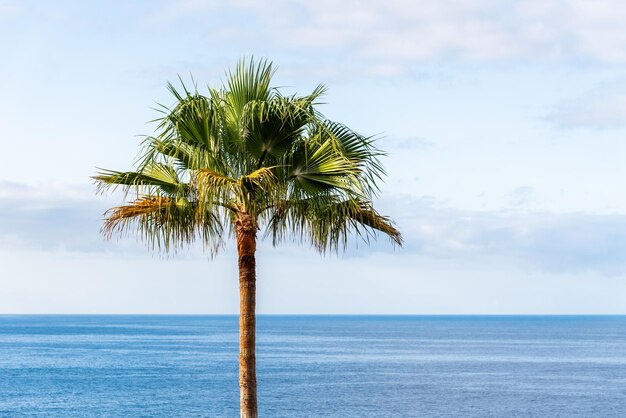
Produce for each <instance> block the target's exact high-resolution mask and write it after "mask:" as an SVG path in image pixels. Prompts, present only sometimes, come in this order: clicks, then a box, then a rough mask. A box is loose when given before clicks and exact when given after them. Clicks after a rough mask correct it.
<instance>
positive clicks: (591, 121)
mask: <svg viewBox="0 0 626 418" xmlns="http://www.w3.org/2000/svg"><path fill="white" fill-rule="evenodd" d="M547 120H548V121H549V122H551V123H552V124H554V125H556V126H558V127H560V128H564V129H574V128H587V129H619V128H625V127H626V83H624V82H613V83H608V84H604V85H601V86H599V87H597V88H596V89H594V90H593V91H590V92H589V93H587V94H586V95H584V96H582V97H579V98H577V99H574V100H570V101H567V102H564V103H561V104H559V105H558V106H556V108H555V109H554V110H553V111H552V113H551V114H550V115H549V116H548V117H547Z"/></svg>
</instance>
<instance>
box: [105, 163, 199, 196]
mask: <svg viewBox="0 0 626 418" xmlns="http://www.w3.org/2000/svg"><path fill="white" fill-rule="evenodd" d="M93 179H94V180H95V181H96V184H97V187H98V190H99V191H101V192H102V191H104V190H106V189H108V188H112V189H115V188H117V187H120V186H122V187H123V188H124V190H125V191H126V192H128V191H131V190H132V189H135V190H136V191H137V192H148V191H153V190H156V189H160V190H161V191H163V192H165V193H168V194H171V195H175V194H179V193H184V191H185V189H186V185H185V184H184V183H182V182H181V181H180V180H179V178H178V175H177V174H176V171H175V170H174V169H173V167H171V166H167V165H165V164H160V163H152V164H149V165H146V166H145V167H143V169H142V170H141V171H139V172H134V171H126V172H123V171H114V170H101V171H100V173H99V174H98V175H96V176H94V177H93Z"/></svg>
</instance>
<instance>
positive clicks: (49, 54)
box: [0, 0, 626, 314]
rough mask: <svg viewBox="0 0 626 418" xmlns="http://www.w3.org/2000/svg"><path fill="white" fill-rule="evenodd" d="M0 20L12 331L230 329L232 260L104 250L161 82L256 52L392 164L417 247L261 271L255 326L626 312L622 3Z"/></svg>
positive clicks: (281, 8) (24, 5) (464, 2)
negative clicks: (108, 182)
mask: <svg viewBox="0 0 626 418" xmlns="http://www.w3.org/2000/svg"><path fill="white" fill-rule="evenodd" d="M268 3H269V2H254V1H243V0H238V1H232V2H228V3H226V2H215V1H145V2H121V1H120V2H79V1H50V2H45V3H44V2H36V1H32V2H29V1H13V0H0V54H1V55H2V59H1V60H0V62H2V64H0V87H1V91H2V93H3V94H2V98H1V99H0V126H1V127H2V133H1V134H0V143H1V145H2V149H3V152H2V153H1V154H0V162H1V164H0V265H1V266H2V273H1V275H0V286H1V288H2V292H0V312H5V313H28V312H31V313H45V312H57V313H69V312H86V313H235V312H237V307H238V301H237V283H236V280H237V275H236V255H235V252H234V251H233V249H232V248H228V249H227V251H225V252H224V253H223V254H221V255H220V256H219V257H218V258H217V259H215V260H213V261H210V262H209V261H207V258H206V257H205V256H203V255H202V253H201V251H200V250H199V249H197V248H191V249H189V250H188V251H183V252H180V253H179V254H177V255H176V256H173V257H169V258H164V257H160V256H159V255H158V254H152V253H150V252H149V251H147V250H146V249H145V248H144V247H143V245H142V244H141V243H138V242H136V240H135V239H134V238H133V237H128V238H124V239H121V240H118V241H115V240H114V241H112V242H104V241H103V240H102V237H101V236H100V235H99V223H100V220H101V217H102V212H103V211H104V210H105V209H106V208H107V207H109V206H112V205H115V204H117V203H119V202H120V201H121V196H117V195H113V196H96V195H95V193H94V192H95V190H94V187H93V186H92V185H91V183H90V182H89V176H90V175H93V174H94V172H95V167H106V168H113V169H126V168H130V167H131V165H132V162H133V160H134V157H135V155H136V153H137V151H138V143H139V140H140V137H139V136H140V135H144V134H150V133H151V132H152V129H153V126H152V125H150V124H148V123H146V122H147V121H149V120H151V119H153V118H154V117H155V116H156V113H155V111H154V110H152V109H151V108H152V107H153V106H154V105H155V103H157V102H160V103H165V104H169V103H171V102H172V100H171V98H170V97H169V96H168V93H167V91H166V89H165V83H166V81H168V80H176V78H177V75H178V74H180V75H181V76H182V77H183V78H187V79H188V75H189V74H193V76H194V78H195V79H196V80H198V81H199V84H200V85H201V86H202V85H204V84H205V83H206V84H210V85H217V84H219V83H220V82H221V81H222V80H223V78H224V70H225V69H226V68H227V67H229V66H232V65H233V64H234V63H235V62H236V61H237V60H238V59H239V58H240V57H242V56H250V55H252V54H254V55H255V56H259V57H261V56H262V57H267V58H269V59H271V60H273V61H274V62H275V63H276V64H277V65H278V67H279V70H278V72H277V74H276V85H279V86H284V89H285V90H286V91H291V92H296V91H297V92H301V93H306V92H308V91H310V90H311V89H312V88H314V86H315V85H317V84H318V83H320V82H323V83H325V84H326V85H327V86H328V87H329V93H328V95H327V97H326V103H327V104H326V105H324V106H323V107H322V108H321V110H322V111H323V112H324V113H325V114H326V115H327V117H329V118H330V119H334V120H338V121H341V122H344V123H346V124H347V125H349V126H350V127H352V128H353V129H355V130H357V131H359V132H361V133H363V134H377V135H379V138H380V139H379V141H380V142H379V143H380V145H381V147H383V148H384V149H386V150H387V151H388V152H389V156H388V157H387V158H386V159H385V161H384V163H385V166H386V168H387V171H388V177H387V180H386V183H385V185H384V186H383V190H382V194H381V197H380V198H379V201H378V202H376V203H377V205H378V206H379V207H380V208H381V210H382V211H383V212H384V213H386V214H389V215H390V216H392V217H393V218H394V219H395V220H396V222H397V224H398V226H399V228H400V229H401V230H402V232H403V233H404V235H405V239H406V246H405V248H403V249H399V250H398V249H396V250H393V249H392V248H391V246H390V245H388V243H387V242H386V241H385V240H384V239H382V240H381V241H380V242H378V243H376V244H375V245H372V246H370V247H367V246H365V245H363V244H359V245H358V248H357V247H356V245H357V244H356V243H357V242H356V241H355V243H354V244H353V245H352V246H351V248H350V250H349V251H348V253H347V254H345V255H343V256H340V257H337V256H330V257H325V258H323V257H320V256H318V255H317V254H315V253H314V252H312V251H311V249H309V248H307V247H296V246H289V245H287V246H283V247H280V248H272V247H271V246H270V245H269V244H262V245H261V247H260V249H259V254H258V268H259V272H258V277H259V282H258V292H259V306H258V307H259V312H260V313H417V314H419V313H433V314H441V313H626V298H624V295H626V187H625V186H624V179H626V164H624V156H626V139H625V134H626V28H625V27H624V25H623V22H624V21H626V6H624V5H623V4H622V2H619V1H610V0H599V1H574V0H571V1H552V0H542V1H523V2H522V1H510V2H501V1H492V0H473V1H469V0H448V1H441V0H439V1H435V0H432V1H431V0H425V1H420V2H411V1H400V0H399V1H385V2H383V1H345V2H340V3H341V4H335V2H330V1H317V2H305V1H283V0H279V1H274V2H271V3H270V4H268Z"/></svg>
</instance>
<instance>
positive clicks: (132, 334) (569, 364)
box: [0, 316, 626, 418]
mask: <svg viewBox="0 0 626 418" xmlns="http://www.w3.org/2000/svg"><path fill="white" fill-rule="evenodd" d="M237 330H238V328H237V317H234V316H0V416H2V417H5V416H9V417H10V416H33V415H34V416H52V417H91V416H98V417H100V416H102V417H105V416H106V417H109V416H110V417H186V416H193V417H201V416H202V417H237V416H238V402H239V397H238V384H237V366H238V362H237V341H238V337H237ZM257 341H258V342H257V344H258V347H257V366H258V385H259V411H260V416H262V417H350V418H352V417H603V418H605V417H626V317H620V316H557V317H555V316H532V317H531V316H502V317H497V316H495V317H494V316H260V317H259V319H258V334H257Z"/></svg>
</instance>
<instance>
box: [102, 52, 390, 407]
mask: <svg viewBox="0 0 626 418" xmlns="http://www.w3.org/2000/svg"><path fill="white" fill-rule="evenodd" d="M273 73H274V70H273V67H272V64H271V63H269V62H267V61H265V60H261V61H257V62H255V61H254V60H253V59H251V60H249V61H246V60H241V61H240V62H239V63H238V65H237V67H236V69H235V70H234V71H232V72H231V71H229V72H227V81H226V84H225V86H223V87H222V88H220V89H213V88H209V91H208V94H207V95H202V94H200V93H199V92H198V89H197V87H195V88H194V89H192V91H189V90H188V89H187V88H186V87H185V85H184V83H182V80H181V84H182V91H179V90H177V89H176V88H175V87H174V86H172V84H168V88H169V90H170V91H171V92H172V94H173V95H174V97H175V98H176V104H175V106H173V107H172V108H167V107H164V106H163V107H162V109H161V111H162V113H163V117H162V118H160V119H157V122H158V128H157V131H156V132H157V133H156V135H155V136H150V137H147V138H146V139H145V141H144V143H143V149H142V153H141V157H140V158H139V161H138V162H137V169H136V171H129V172H120V171H111V170H101V171H100V172H99V173H98V175H96V176H95V177H94V179H95V180H96V183H97V184H98V186H99V188H100V189H102V188H109V187H112V188H116V187H122V188H123V189H124V191H125V192H126V197H128V195H129V194H130V193H132V195H133V196H134V197H133V199H130V200H129V201H127V202H126V204H124V205H123V206H118V207H114V208H111V209H109V210H108V211H107V212H106V213H105V220H104V225H103V233H104V234H105V236H106V237H110V236H111V234H113V233H124V232H125V231H127V230H129V229H133V230H135V231H137V232H138V234H139V236H140V237H141V238H143V239H144V240H145V241H146V242H147V243H148V245H149V246H150V247H151V248H153V249H155V248H156V249H160V250H163V251H170V250H176V249H179V248H181V247H183V246H185V245H188V244H190V243H191V242H193V241H195V240H200V241H202V242H203V244H204V248H205V249H206V250H207V251H208V252H209V254H211V256H213V255H215V254H216V253H217V252H218V250H219V249H220V248H221V247H223V245H224V241H225V238H227V237H233V236H234V237H235V238H236V241H237V251H238V256H239V292H240V316H239V385H240V393H241V398H240V406H241V416H242V417H257V415H258V414H257V395H256V392H257V391H256V387H257V386H256V358H255V323H256V318H255V286H256V284H255V283H256V273H255V251H256V242H257V231H259V230H261V229H262V230H263V231H264V237H267V238H271V240H272V243H273V244H274V245H276V244H278V243H280V242H281V241H283V240H285V239H287V238H289V239H291V240H294V241H300V242H302V241H306V242H310V243H311V244H312V245H313V246H314V247H315V248H316V249H317V250H318V251H319V252H321V253H324V252H327V251H339V250H341V249H345V247H346V244H347V238H348V235H349V233H350V232H356V233H357V234H358V235H360V236H361V237H363V238H364V239H365V240H369V239H370V237H373V236H374V235H375V234H374V232H375V231H380V232H382V233H384V234H386V235H388V236H389V237H390V238H391V240H392V241H393V242H394V243H395V244H398V245H400V244H401V243H402V240H401V236H400V233H399V231H398V230H397V229H395V228H394V226H393V225H392V223H391V221H390V219H389V218H387V217H384V216H381V215H380V214H379V213H378V212H376V211H375V210H374V208H373V207H372V203H371V200H372V197H373V196H375V195H376V193H377V191H378V188H377V185H376V182H377V181H378V180H380V179H381V177H382V175H383V174H384V172H383V168H382V167H381V165H380V163H379V160H378V157H379V156H381V155H383V153H382V152H381V151H380V150H378V149H377V148H376V147H375V146H374V144H373V139H372V138H367V137H363V136H361V135H359V134H357V133H355V132H353V131H352V130H350V129H348V128H347V127H346V126H344V125H342V124H340V123H336V122H331V121H329V120H327V119H325V118H324V117H323V116H322V115H321V114H320V113H319V112H318V111H317V110H316V109H315V107H314V106H315V105H316V104H318V99H319V98H320V97H321V96H322V95H323V93H324V92H325V87H324V86H321V85H320V86H319V87H317V88H316V89H315V90H314V91H313V92H312V93H311V94H309V95H307V96H296V95H293V96H287V95H283V94H282V93H281V92H280V91H279V90H278V89H276V88H272V87H271V86H270V81H271V77H272V75H273Z"/></svg>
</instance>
